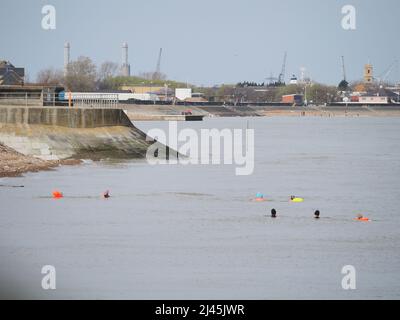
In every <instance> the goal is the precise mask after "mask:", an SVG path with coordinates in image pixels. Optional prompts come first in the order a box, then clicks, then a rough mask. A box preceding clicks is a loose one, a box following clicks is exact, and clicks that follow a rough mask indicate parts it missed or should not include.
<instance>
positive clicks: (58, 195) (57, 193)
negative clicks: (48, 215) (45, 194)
mask: <svg viewBox="0 0 400 320" xmlns="http://www.w3.org/2000/svg"><path fill="white" fill-rule="evenodd" d="M62 197H64V196H63V194H62V192H60V191H57V190H55V191H53V198H54V199H61V198H62Z"/></svg>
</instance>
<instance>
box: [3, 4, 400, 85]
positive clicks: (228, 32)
mask: <svg viewBox="0 0 400 320" xmlns="http://www.w3.org/2000/svg"><path fill="white" fill-rule="evenodd" d="M46 4H51V5H54V7H55V8H56V29H55V30H44V29H43V28H42V17H43V14H42V13H41V10H42V7H43V6H44V5H46ZM347 4H351V5H353V6H354V7H355V8H356V30H344V29H343V28H342V24H341V20H342V17H343V14H342V13H341V9H342V7H343V6H344V5H347ZM0 12H1V18H0V39H1V45H0V59H5V60H10V61H11V62H12V63H13V64H14V65H16V66H21V67H25V68H26V72H27V73H28V74H29V76H30V79H31V80H34V79H35V77H36V73H37V71H38V70H40V69H42V68H46V67H55V68H62V66H63V44H64V42H65V41H69V42H70V43H71V57H72V59H76V58H77V57H78V56H81V55H83V56H89V57H91V58H92V59H93V60H94V61H95V62H96V63H98V64H99V63H101V62H103V61H106V60H110V61H115V62H118V63H120V61H121V44H122V42H124V41H126V42H128V44H129V62H130V64H131V70H132V73H134V74H137V73H139V72H146V71H154V69H155V67H156V63H157V56H158V50H159V48H160V47H162V48H163V57H162V62H161V69H162V72H164V73H166V74H167V75H168V77H169V78H171V79H176V80H181V81H188V82H190V83H194V84H197V85H201V84H205V85H213V84H222V83H236V82H238V81H244V80H247V81H257V82H262V81H264V80H265V78H266V77H269V76H270V74H271V73H273V74H274V75H275V76H277V75H278V74H279V72H280V69H281V65H282V60H283V55H284V52H285V51H287V54H288V57H287V67H286V70H287V71H286V77H287V79H288V78H289V77H290V75H291V74H293V73H295V74H296V75H299V73H300V71H299V69H300V67H305V68H306V69H307V72H308V73H309V74H310V76H311V77H312V79H313V80H315V81H319V82H324V83H329V84H335V85H336V84H337V83H338V82H339V81H340V80H341V77H342V76H341V62H340V57H341V56H342V55H344V56H345V61H346V68H347V74H348V79H349V80H354V79H358V78H361V76H362V70H363V65H364V64H365V63H367V62H368V61H370V62H371V63H372V64H373V65H374V68H375V71H376V75H379V74H381V73H382V72H384V71H385V69H387V68H388V67H389V65H390V64H391V63H392V62H393V61H394V60H396V59H400V37H399V30H400V17H399V15H400V1H399V0H380V1H377V0H345V1H342V0H323V1H321V0H301V1H300V0H279V1H278V0H276V1H272V0H201V1H199V0H196V1H193V0H158V1H156V0H141V1H136V0H130V1H129V0H112V1H110V0H108V1H107V0H68V1H65V0H47V1H43V0H29V1H27V0H0ZM399 69H400V68H395V69H394V70H393V72H392V73H391V75H390V76H389V79H390V80H400V70H399Z"/></svg>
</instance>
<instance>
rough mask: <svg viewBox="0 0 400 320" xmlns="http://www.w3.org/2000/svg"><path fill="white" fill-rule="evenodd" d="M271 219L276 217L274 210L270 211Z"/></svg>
mask: <svg viewBox="0 0 400 320" xmlns="http://www.w3.org/2000/svg"><path fill="white" fill-rule="evenodd" d="M271 217H273V218H275V217H276V210H275V209H272V210H271Z"/></svg>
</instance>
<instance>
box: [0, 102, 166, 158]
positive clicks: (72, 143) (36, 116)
mask: <svg viewBox="0 0 400 320" xmlns="http://www.w3.org/2000/svg"><path fill="white" fill-rule="evenodd" d="M0 143H2V144H4V145H7V146H9V147H11V148H13V149H15V150H16V151H18V152H20V153H22V154H25V155H33V156H35V157H38V158H41V159H44V160H60V159H67V158H81V159H82V158H84V159H95V160H97V159H104V158H143V157H145V156H146V152H147V150H148V148H149V146H150V145H152V144H153V143H155V142H154V141H151V140H149V139H147V137H146V134H145V133H143V132H142V131H140V130H139V129H138V128H136V127H135V126H134V125H133V124H132V122H131V121H130V120H129V119H128V117H127V116H126V114H125V113H124V112H123V110H119V109H83V108H82V109H78V108H57V107H48V108H26V107H0ZM156 143H157V144H158V142H156ZM158 145H159V147H160V150H159V153H158V155H159V156H161V157H162V156H163V155H164V154H165V152H163V150H165V148H166V147H165V146H163V145H161V144H158ZM153 149H154V148H153ZM169 154H171V155H172V153H169Z"/></svg>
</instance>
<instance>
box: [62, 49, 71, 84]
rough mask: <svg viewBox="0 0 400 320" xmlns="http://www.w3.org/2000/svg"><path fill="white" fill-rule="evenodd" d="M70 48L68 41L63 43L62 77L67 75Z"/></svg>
mask: <svg viewBox="0 0 400 320" xmlns="http://www.w3.org/2000/svg"><path fill="white" fill-rule="evenodd" d="M70 49H71V46H70V44H69V42H65V43H64V77H65V76H67V73H68V65H69V62H70Z"/></svg>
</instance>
